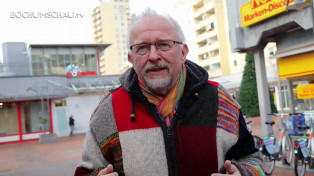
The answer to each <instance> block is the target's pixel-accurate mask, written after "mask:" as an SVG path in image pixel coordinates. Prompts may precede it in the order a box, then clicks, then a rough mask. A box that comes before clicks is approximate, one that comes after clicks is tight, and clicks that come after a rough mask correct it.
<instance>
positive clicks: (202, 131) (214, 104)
mask: <svg viewBox="0 0 314 176" xmlns="http://www.w3.org/2000/svg"><path fill="white" fill-rule="evenodd" d="M185 65H186V68H187V78H186V85H185V89H184V93H183V96H182V98H181V100H180V104H179V107H178V109H177V111H176V114H175V115H174V119H173V121H172V124H171V126H170V127H167V126H166V124H165V123H164V122H163V121H162V120H161V119H160V116H159V114H158V112H157V110H156V107H155V105H153V104H151V103H149V102H148V100H147V98H146V97H145V96H144V95H143V94H142V91H141V89H140V87H139V85H138V77H137V75H136V73H135V71H134V69H130V70H128V71H127V72H126V73H124V74H123V75H122V76H121V78H120V81H121V85H122V86H121V87H120V88H118V89H116V90H114V91H111V92H109V93H107V94H106V95H105V97H104V98H103V99H102V101H101V102H100V104H99V106H98V107H97V108H96V110H95V112H94V113H93V115H92V118H91V121H90V129H89V131H88V132H87V134H86V138H85V142H84V147H83V156H82V162H80V163H79V165H78V166H77V168H76V171H75V175H76V176H85V175H97V174H98V172H99V171H100V170H101V169H103V168H105V167H106V166H107V165H108V164H109V163H110V164H112V165H113V166H114V170H115V171H116V172H118V174H119V176H123V175H127V176H144V175H145V176H147V175H150V176H166V175H169V176H177V175H178V176H202V175H210V174H212V173H218V172H221V173H224V168H223V164H224V161H225V160H227V159H228V160H231V161H232V163H233V164H234V165H236V167H237V168H238V169H239V170H240V172H241V174H242V176H253V175H254V176H255V175H256V176H261V175H264V174H263V170H262V168H261V155H260V153H259V152H258V151H257V149H256V148H255V147H254V140H253V137H252V136H251V134H250V133H249V132H248V130H247V128H246V124H245V121H244V118H243V116H242V114H241V110H240V106H239V105H238V104H237V102H236V101H235V100H234V99H233V98H232V97H231V96H230V95H229V94H228V93H227V92H226V91H225V89H224V88H223V87H222V86H221V85H219V84H218V83H216V82H212V81H208V74H207V72H206V71H205V70H204V69H203V68H201V67H199V66H197V65H196V64H194V63H192V62H190V61H186V63H185ZM130 114H135V117H134V119H133V118H132V117H130Z"/></svg>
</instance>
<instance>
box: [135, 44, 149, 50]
mask: <svg viewBox="0 0 314 176" xmlns="http://www.w3.org/2000/svg"><path fill="white" fill-rule="evenodd" d="M147 46H148V45H141V46H138V48H137V51H141V50H146V49H147Z"/></svg>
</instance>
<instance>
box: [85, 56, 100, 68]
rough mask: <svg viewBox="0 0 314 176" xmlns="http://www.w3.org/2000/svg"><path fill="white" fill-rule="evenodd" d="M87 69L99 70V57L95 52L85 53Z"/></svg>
mask: <svg viewBox="0 0 314 176" xmlns="http://www.w3.org/2000/svg"><path fill="white" fill-rule="evenodd" d="M85 61H86V66H85V67H86V68H85V70H86V71H94V72H97V57H96V55H95V54H85Z"/></svg>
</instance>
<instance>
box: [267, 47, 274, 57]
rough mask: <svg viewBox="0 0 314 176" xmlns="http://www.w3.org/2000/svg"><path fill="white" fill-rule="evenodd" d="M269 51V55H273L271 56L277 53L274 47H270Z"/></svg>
mask: <svg viewBox="0 0 314 176" xmlns="http://www.w3.org/2000/svg"><path fill="white" fill-rule="evenodd" d="M268 51H269V55H271V56H272V55H274V54H275V51H274V48H273V47H269V48H268Z"/></svg>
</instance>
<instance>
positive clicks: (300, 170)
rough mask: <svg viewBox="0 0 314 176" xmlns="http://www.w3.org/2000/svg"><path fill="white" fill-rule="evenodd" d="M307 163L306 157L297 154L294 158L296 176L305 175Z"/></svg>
mask: <svg viewBox="0 0 314 176" xmlns="http://www.w3.org/2000/svg"><path fill="white" fill-rule="evenodd" d="M305 169H306V165H305V163H304V158H301V157H300V156H298V155H295V158H294V174H295V176H304V174H305Z"/></svg>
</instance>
